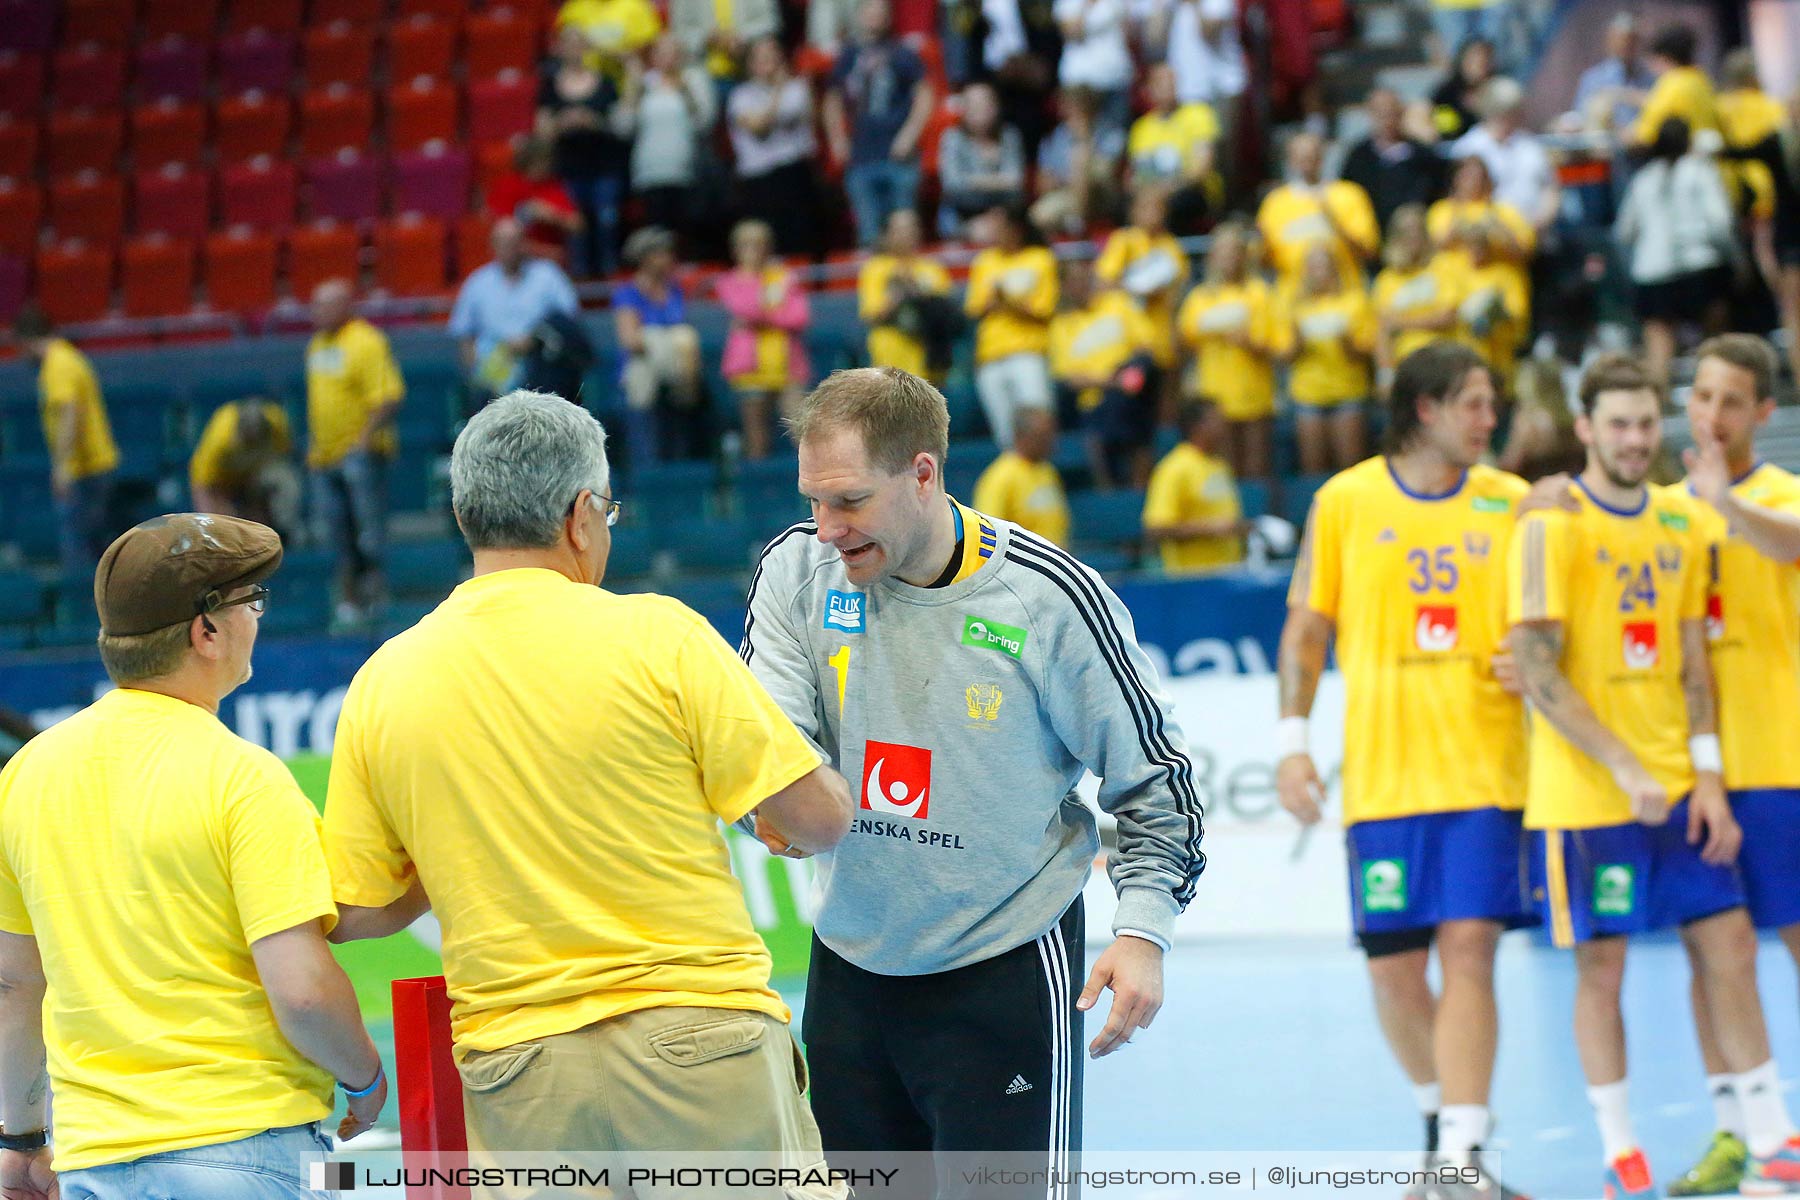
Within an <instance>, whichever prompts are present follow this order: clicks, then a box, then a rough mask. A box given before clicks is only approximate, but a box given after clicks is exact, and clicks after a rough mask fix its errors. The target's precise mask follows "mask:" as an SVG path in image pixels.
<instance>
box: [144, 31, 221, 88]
mask: <svg viewBox="0 0 1800 1200" xmlns="http://www.w3.org/2000/svg"><path fill="white" fill-rule="evenodd" d="M206 60H207V49H206V46H204V45H202V44H201V43H200V42H196V41H192V40H190V39H187V38H179V37H171V38H164V39H163V40H161V41H158V42H151V43H149V44H147V45H144V46H140V47H138V52H137V65H136V67H135V68H134V69H133V71H132V76H131V81H132V82H131V87H132V91H133V92H134V93H135V94H136V96H137V101H138V103H139V104H147V103H150V102H152V101H156V100H168V99H173V100H200V99H204V98H205V96H206V78H207V62H206Z"/></svg>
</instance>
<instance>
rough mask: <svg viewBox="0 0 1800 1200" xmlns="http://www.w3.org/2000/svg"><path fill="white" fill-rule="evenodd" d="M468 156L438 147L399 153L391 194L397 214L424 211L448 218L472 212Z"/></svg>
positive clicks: (396, 158)
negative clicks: (419, 151)
mask: <svg viewBox="0 0 1800 1200" xmlns="http://www.w3.org/2000/svg"><path fill="white" fill-rule="evenodd" d="M469 173H470V166H469V156H468V153H467V152H465V151H462V150H456V149H452V148H450V147H447V146H446V147H438V148H435V149H434V150H432V151H427V152H425V153H422V154H396V155H395V156H394V176H393V188H392V195H393V201H394V211H395V212H396V213H401V214H405V213H421V214H423V215H425V216H430V217H442V218H444V219H446V220H449V219H452V218H455V217H460V216H461V215H462V214H464V213H466V212H468V211H469Z"/></svg>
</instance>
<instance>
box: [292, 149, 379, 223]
mask: <svg viewBox="0 0 1800 1200" xmlns="http://www.w3.org/2000/svg"><path fill="white" fill-rule="evenodd" d="M306 196H307V202H306V211H307V215H308V216H309V217H310V218H311V219H313V220H315V221H320V220H327V221H346V222H353V223H354V222H361V221H373V220H374V219H375V218H376V217H378V216H380V215H381V164H379V163H378V162H376V161H375V159H374V158H372V157H370V156H368V155H364V154H357V153H355V152H354V151H348V150H347V151H344V152H343V153H341V154H338V155H335V156H333V157H331V158H321V159H315V160H314V161H313V162H310V163H308V164H307V165H306Z"/></svg>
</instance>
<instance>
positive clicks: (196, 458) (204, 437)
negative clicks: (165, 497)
mask: <svg viewBox="0 0 1800 1200" xmlns="http://www.w3.org/2000/svg"><path fill="white" fill-rule="evenodd" d="M293 452H294V437H293V433H292V431H291V430H290V428H289V426H288V416H287V413H286V412H285V411H284V410H283V409H282V407H281V405H279V404H277V403H275V401H273V400H264V399H252V400H231V401H228V402H226V403H224V404H221V405H219V407H218V408H217V409H215V410H213V415H212V416H211V417H209V418H208V419H207V422H206V428H205V429H203V430H202V431H201V433H200V441H199V443H198V444H197V445H196V446H195V447H194V455H193V457H192V458H190V459H189V460H188V490H189V493H190V499H191V500H192V502H193V508H194V511H195V512H207V513H219V514H220V515H222V516H227V517H241V518H243V519H244V520H246V521H255V522H256V523H257V524H259V525H267V526H268V527H269V528H271V529H273V530H274V531H275V532H276V533H277V534H279V535H280V536H281V539H282V540H283V541H290V540H292V538H293V536H294V533H295V532H296V531H297V529H298V527H299V517H300V491H301V484H300V472H299V471H298V470H297V469H296V468H295V466H294V463H293V460H292V457H291V456H292V455H293Z"/></svg>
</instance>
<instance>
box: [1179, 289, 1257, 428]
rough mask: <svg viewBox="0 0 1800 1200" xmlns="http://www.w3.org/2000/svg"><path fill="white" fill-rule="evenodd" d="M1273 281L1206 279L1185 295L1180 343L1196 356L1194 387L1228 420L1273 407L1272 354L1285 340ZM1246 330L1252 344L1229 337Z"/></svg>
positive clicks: (1247, 418)
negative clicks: (1237, 342)
mask: <svg viewBox="0 0 1800 1200" xmlns="http://www.w3.org/2000/svg"><path fill="white" fill-rule="evenodd" d="M1276 309H1277V305H1276V302H1275V297H1274V294H1273V293H1272V292H1271V291H1270V289H1269V285H1268V284H1266V283H1264V282H1263V281H1262V280H1260V279H1257V278H1255V277H1251V278H1248V279H1246V280H1244V282H1242V283H1225V284H1210V283H1203V284H1201V285H1200V286H1199V287H1197V288H1195V289H1194V290H1193V291H1191V292H1189V293H1188V294H1187V299H1185V300H1183V301H1182V302H1181V310H1180V312H1179V313H1178V314H1177V316H1176V318H1175V327H1176V330H1177V332H1178V333H1179V334H1180V336H1181V340H1182V343H1183V344H1184V345H1186V346H1187V347H1188V348H1189V349H1190V350H1192V351H1193V353H1194V355H1195V369H1194V371H1195V374H1194V381H1193V382H1194V389H1193V390H1194V391H1195V393H1196V394H1198V395H1200V396H1202V397H1204V398H1205V399H1207V400H1211V401H1212V402H1213V403H1214V404H1217V405H1218V406H1219V411H1220V412H1222V413H1223V414H1224V415H1225V417H1226V419H1227V420H1231V421H1253V420H1255V419H1256V418H1258V417H1266V416H1268V415H1269V414H1270V413H1272V412H1274V411H1275V371H1274V367H1273V365H1272V363H1271V361H1270V359H1271V356H1272V355H1274V354H1277V353H1279V352H1280V351H1281V347H1282V345H1283V344H1284V339H1283V337H1282V331H1281V320H1280V314H1279V313H1278V312H1277V311H1276ZM1236 332H1242V333H1244V334H1245V335H1246V336H1247V337H1248V338H1249V339H1250V348H1249V349H1245V348H1243V347H1241V346H1236V345H1233V344H1232V343H1231V342H1228V341H1226V340H1225V336H1224V335H1226V334H1228V333H1236Z"/></svg>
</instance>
